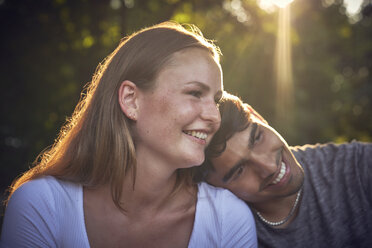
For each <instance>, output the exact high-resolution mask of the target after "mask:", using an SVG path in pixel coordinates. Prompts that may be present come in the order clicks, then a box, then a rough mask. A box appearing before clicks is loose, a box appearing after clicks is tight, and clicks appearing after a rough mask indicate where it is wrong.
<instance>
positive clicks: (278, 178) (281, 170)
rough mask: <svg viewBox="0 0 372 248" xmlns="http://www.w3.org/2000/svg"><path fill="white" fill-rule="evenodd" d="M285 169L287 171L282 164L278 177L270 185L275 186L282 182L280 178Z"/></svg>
mask: <svg viewBox="0 0 372 248" xmlns="http://www.w3.org/2000/svg"><path fill="white" fill-rule="evenodd" d="M286 169H287V167H286V165H285V163H284V162H282V167H281V168H280V172H279V175H278V176H277V177H276V178H275V180H274V181H273V182H272V183H271V184H277V183H278V182H280V180H282V178H283V176H284V174H285V171H286Z"/></svg>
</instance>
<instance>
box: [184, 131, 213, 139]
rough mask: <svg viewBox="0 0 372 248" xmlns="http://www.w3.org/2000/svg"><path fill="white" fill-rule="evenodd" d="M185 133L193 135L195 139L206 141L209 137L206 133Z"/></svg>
mask: <svg viewBox="0 0 372 248" xmlns="http://www.w3.org/2000/svg"><path fill="white" fill-rule="evenodd" d="M184 133H186V134H188V135H191V136H193V137H196V138H198V139H202V140H206V139H207V137H208V135H207V134H206V133H204V132H198V131H184Z"/></svg>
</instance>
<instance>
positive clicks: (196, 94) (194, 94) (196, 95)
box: [189, 90, 202, 98]
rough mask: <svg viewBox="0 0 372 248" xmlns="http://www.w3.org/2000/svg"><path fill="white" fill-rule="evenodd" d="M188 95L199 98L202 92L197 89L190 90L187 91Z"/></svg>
mask: <svg viewBox="0 0 372 248" xmlns="http://www.w3.org/2000/svg"><path fill="white" fill-rule="evenodd" d="M189 94H190V95H192V96H195V97H197V98H200V97H201V96H202V92H201V91H198V90H192V91H190V92H189Z"/></svg>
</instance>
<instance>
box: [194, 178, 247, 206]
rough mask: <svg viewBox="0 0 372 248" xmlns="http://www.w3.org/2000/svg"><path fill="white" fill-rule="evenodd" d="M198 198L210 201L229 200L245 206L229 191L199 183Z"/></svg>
mask: <svg viewBox="0 0 372 248" xmlns="http://www.w3.org/2000/svg"><path fill="white" fill-rule="evenodd" d="M198 198H209V199H211V200H222V199H230V200H232V201H236V202H240V203H242V204H243V205H246V204H244V203H243V202H242V200H240V199H239V198H238V197H236V196H235V195H234V194H233V193H231V192H230V191H229V190H227V189H224V188H218V187H214V186H212V185H210V184H208V183H205V182H201V183H199V184H198Z"/></svg>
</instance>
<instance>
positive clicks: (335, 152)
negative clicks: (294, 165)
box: [290, 141, 372, 159]
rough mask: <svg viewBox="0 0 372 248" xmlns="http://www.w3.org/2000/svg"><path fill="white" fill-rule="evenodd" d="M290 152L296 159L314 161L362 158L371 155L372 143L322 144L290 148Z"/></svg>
mask: <svg viewBox="0 0 372 248" xmlns="http://www.w3.org/2000/svg"><path fill="white" fill-rule="evenodd" d="M290 150H291V151H292V153H293V154H294V155H295V157H296V158H297V159H306V158H309V159H314V158H317V157H327V156H332V157H335V156H343V157H344V156H347V155H354V156H364V155H370V154H371V153H372V143H367V142H360V141H352V142H349V143H340V144H337V143H333V142H329V143H324V144H320V143H318V144H306V145H302V146H291V147H290Z"/></svg>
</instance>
